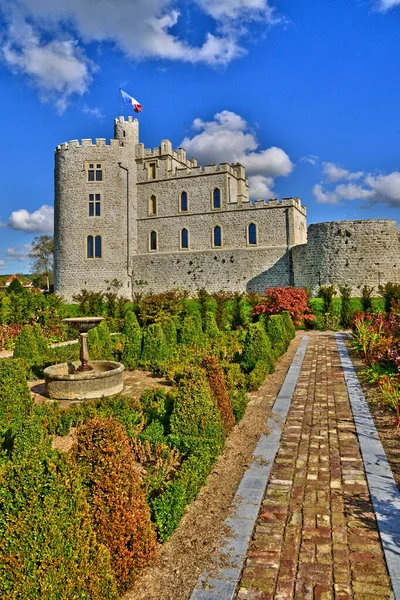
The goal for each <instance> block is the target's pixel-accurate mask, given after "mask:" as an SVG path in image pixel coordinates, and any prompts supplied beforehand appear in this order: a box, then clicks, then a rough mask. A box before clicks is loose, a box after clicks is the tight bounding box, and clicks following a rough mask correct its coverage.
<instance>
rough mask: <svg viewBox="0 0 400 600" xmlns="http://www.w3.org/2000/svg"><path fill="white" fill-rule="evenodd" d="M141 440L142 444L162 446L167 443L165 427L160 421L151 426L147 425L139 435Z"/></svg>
mask: <svg viewBox="0 0 400 600" xmlns="http://www.w3.org/2000/svg"><path fill="white" fill-rule="evenodd" d="M139 439H140V440H141V441H142V442H145V441H147V442H150V443H151V444H162V443H165V441H166V438H165V431H164V426H163V424H162V423H160V421H153V422H152V423H150V425H147V427H146V428H145V429H143V431H142V433H141V434H140V435H139Z"/></svg>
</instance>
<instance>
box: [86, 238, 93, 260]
mask: <svg viewBox="0 0 400 600" xmlns="http://www.w3.org/2000/svg"><path fill="white" fill-rule="evenodd" d="M87 257H88V258H93V257H94V244H93V236H92V235H88V238H87Z"/></svg>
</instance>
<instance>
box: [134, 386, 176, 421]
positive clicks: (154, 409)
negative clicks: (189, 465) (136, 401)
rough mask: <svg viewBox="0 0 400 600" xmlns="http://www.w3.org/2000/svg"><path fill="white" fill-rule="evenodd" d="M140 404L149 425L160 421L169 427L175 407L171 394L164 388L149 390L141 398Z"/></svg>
mask: <svg viewBox="0 0 400 600" xmlns="http://www.w3.org/2000/svg"><path fill="white" fill-rule="evenodd" d="M140 404H141V405H142V409H143V413H144V418H145V421H146V423H147V424H149V423H152V422H153V421H159V422H160V423H162V424H163V425H165V426H169V419H170V416H171V412H172V407H173V401H172V397H171V393H168V392H167V391H166V390H165V389H164V388H162V387H155V388H148V389H147V390H145V391H144V392H143V394H142V395H141V396H140Z"/></svg>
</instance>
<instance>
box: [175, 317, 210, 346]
mask: <svg viewBox="0 0 400 600" xmlns="http://www.w3.org/2000/svg"><path fill="white" fill-rule="evenodd" d="M203 341H204V338H203V330H202V327H201V319H200V316H199V315H190V316H186V317H185V318H184V319H183V323H182V327H181V329H180V331H179V343H180V344H185V345H187V346H202V345H203Z"/></svg>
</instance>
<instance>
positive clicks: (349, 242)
mask: <svg viewBox="0 0 400 600" xmlns="http://www.w3.org/2000/svg"><path fill="white" fill-rule="evenodd" d="M292 260H293V274H294V283H295V285H296V286H298V287H305V286H311V287H314V288H316V287H318V285H320V284H321V285H325V284H335V285H342V284H348V285H350V286H351V287H352V288H353V294H358V293H359V292H360V289H361V288H362V287H363V286H364V285H369V286H374V287H375V290H376V288H377V286H378V284H379V283H381V284H385V283H386V282H388V281H392V282H397V283H400V244H399V232H398V229H397V223H396V221H390V220H384V219H371V220H362V221H333V222H328V223H316V224H314V225H310V227H309V228H308V242H307V244H306V245H301V246H296V247H294V248H293V249H292Z"/></svg>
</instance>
